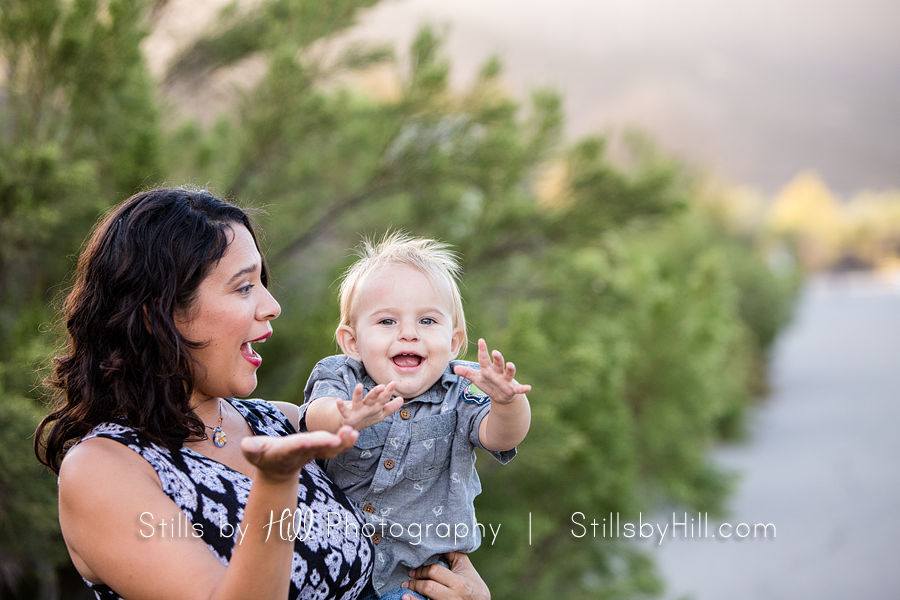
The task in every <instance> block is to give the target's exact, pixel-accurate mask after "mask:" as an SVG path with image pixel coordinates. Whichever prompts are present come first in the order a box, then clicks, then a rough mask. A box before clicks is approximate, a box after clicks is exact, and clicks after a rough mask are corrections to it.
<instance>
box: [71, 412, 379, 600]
mask: <svg viewBox="0 0 900 600" xmlns="http://www.w3.org/2000/svg"><path fill="white" fill-rule="evenodd" d="M228 402H229V403H230V404H231V405H232V406H233V407H234V408H236V409H237V410H238V411H239V412H240V413H241V414H242V415H243V416H244V419H245V420H246V421H247V424H248V425H249V426H250V429H251V430H252V431H253V433H254V434H256V435H270V436H283V435H288V434H291V433H296V430H295V428H294V426H293V425H292V424H291V423H290V421H289V420H288V419H287V418H286V417H285V416H284V415H283V414H282V413H281V411H280V410H278V409H277V408H276V407H275V406H273V405H272V404H269V403H268V402H264V401H261V400H235V399H229V400H228ZM93 437H103V438H108V439H111V440H115V441H117V442H120V443H122V444H125V445H126V446H128V447H129V448H131V449H132V450H134V451H135V452H137V453H138V454H140V455H141V456H142V457H143V458H144V459H145V460H146V461H147V462H149V463H150V464H151V465H152V466H153V468H154V469H155V470H156V473H157V474H158V476H159V480H160V482H161V483H162V488H163V491H164V492H165V493H166V495H168V496H169V498H171V499H172V501H173V502H175V504H177V505H178V507H179V508H180V509H181V510H182V512H184V514H185V515H187V517H188V519H190V521H191V523H192V524H193V525H194V527H195V528H196V529H197V530H198V532H199V531H200V530H201V529H202V536H201V537H202V539H203V541H204V542H206V545H207V547H209V549H210V551H211V552H212V553H213V554H214V555H215V557H216V558H218V559H219V560H220V561H221V562H222V564H224V565H227V564H228V561H229V559H230V558H231V552H232V550H233V549H234V545H235V543H236V539H237V536H238V535H239V534H238V529H237V527H238V525H239V524H240V522H241V520H242V519H243V516H244V506H245V505H246V503H247V496H248V495H249V493H250V487H251V484H252V481H251V479H250V478H248V477H246V476H245V475H243V474H242V473H239V472H238V471H235V470H233V469H230V468H228V467H226V466H225V465H223V464H222V463H220V462H218V461H216V460H213V459H211V458H209V457H206V456H203V455H202V454H200V453H198V452H195V451H194V450H191V449H190V448H187V447H185V446H182V447H181V450H180V451H179V452H178V453H175V454H172V453H171V452H169V450H167V449H166V448H165V447H162V446H159V445H157V444H155V443H153V442H151V441H149V440H147V439H146V438H145V437H144V436H143V435H141V434H140V433H139V432H138V431H135V430H134V429H132V428H130V427H126V426H123V425H118V424H115V423H104V424H101V425H98V426H97V427H95V428H94V429H93V430H92V431H91V432H90V433H89V434H88V435H86V436H85V437H84V438H83V439H82V441H83V440H86V439H90V438H93ZM297 502H298V508H299V510H300V515H301V516H302V518H303V521H301V527H300V536H298V538H297V540H296V541H295V542H294V559H293V565H292V573H291V589H290V594H289V596H288V597H289V598H291V599H294V598H298V599H299V598H316V599H321V600H325V599H329V600H331V599H342V600H354V599H356V598H357V597H358V596H359V595H360V593H361V592H362V590H363V589H364V588H365V586H366V585H367V584H368V583H369V581H370V580H371V577H372V542H371V540H370V539H369V538H368V537H366V536H365V535H352V534H351V535H345V532H347V531H348V529H349V530H350V531H351V532H352V531H353V530H354V529H355V531H357V532H358V531H360V528H361V527H362V522H361V521H360V518H359V514H358V513H357V512H356V509H354V508H353V505H352V504H351V503H350V501H349V500H347V497H346V496H344V493H343V492H341V490H340V489H339V488H338V487H337V486H335V485H334V484H333V483H332V482H331V481H330V480H329V479H328V477H326V476H325V474H324V473H323V472H322V470H321V469H320V468H319V467H318V465H316V463H315V462H310V463H309V464H307V465H306V466H305V467H304V468H303V470H302V471H301V472H300V481H299V486H298V488H297ZM335 523H340V526H339V527H335ZM329 524H330V525H331V526H330V527H329ZM198 525H199V527H198ZM348 526H349V527H348ZM223 531H224V532H232V531H233V532H235V535H234V536H229V535H227V534H226V535H224V536H223V535H222V532H223ZM277 532H278V529H277V526H276V528H275V533H276V534H277ZM88 585H89V586H90V587H91V588H92V589H93V590H94V593H95V594H96V596H97V598H98V599H101V600H105V599H119V598H120V596H119V595H118V594H116V592H115V591H113V590H112V589H110V587H109V586H107V585H102V584H101V585H95V584H91V583H90V582H88Z"/></svg>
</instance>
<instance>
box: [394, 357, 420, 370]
mask: <svg viewBox="0 0 900 600" xmlns="http://www.w3.org/2000/svg"><path fill="white" fill-rule="evenodd" d="M391 362H393V363H394V364H395V365H396V366H397V367H398V368H400V369H414V368H416V367H418V366H419V365H420V364H422V357H421V356H419V355H418V354H405V353H404V354H398V355H397V356H395V357H393V358H392V359H391Z"/></svg>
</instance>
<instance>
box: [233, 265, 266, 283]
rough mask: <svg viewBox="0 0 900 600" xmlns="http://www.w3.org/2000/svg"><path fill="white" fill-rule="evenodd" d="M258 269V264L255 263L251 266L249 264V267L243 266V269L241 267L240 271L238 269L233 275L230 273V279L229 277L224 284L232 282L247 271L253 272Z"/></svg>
mask: <svg viewBox="0 0 900 600" xmlns="http://www.w3.org/2000/svg"><path fill="white" fill-rule="evenodd" d="M258 269H259V265H258V264H257V265H252V266H249V267H244V268H243V269H241V270H240V271H238V272H237V273H235V274H234V275H232V276H231V279H229V280H228V281H227V282H226V283H225V285H230V284H231V282H233V281H234V280H235V279H239V278H240V277H243V276H244V275H246V274H248V273H253V272H255V271H257V270H258Z"/></svg>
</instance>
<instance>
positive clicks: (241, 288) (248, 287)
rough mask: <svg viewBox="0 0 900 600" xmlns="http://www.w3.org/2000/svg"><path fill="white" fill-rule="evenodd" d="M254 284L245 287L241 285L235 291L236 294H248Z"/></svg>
mask: <svg viewBox="0 0 900 600" xmlns="http://www.w3.org/2000/svg"><path fill="white" fill-rule="evenodd" d="M253 286H254V284H252V283H248V284H247V285H242V286H241V287H239V288H238V289H237V291H238V292H240V293H242V294H249V293H250V290H251V289H253Z"/></svg>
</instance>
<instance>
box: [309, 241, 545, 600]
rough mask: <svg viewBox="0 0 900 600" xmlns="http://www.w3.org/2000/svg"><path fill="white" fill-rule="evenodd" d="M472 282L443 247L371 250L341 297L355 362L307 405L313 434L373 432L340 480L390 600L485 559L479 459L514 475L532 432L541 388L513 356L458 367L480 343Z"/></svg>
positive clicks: (347, 349) (331, 362) (349, 353)
mask: <svg viewBox="0 0 900 600" xmlns="http://www.w3.org/2000/svg"><path fill="white" fill-rule="evenodd" d="M459 270H460V268H459V264H458V262H457V260H456V258H455V255H454V253H453V252H451V251H450V250H449V249H448V247H447V246H446V245H444V244H440V243H438V242H435V241H434V240H428V239H423V238H411V237H408V236H405V235H403V234H398V233H395V234H392V235H389V236H386V237H385V238H384V239H383V240H382V241H381V242H380V243H378V244H374V245H373V244H370V243H368V242H366V243H364V244H363V246H362V247H361V250H360V258H359V260H358V261H357V262H356V263H355V264H354V265H353V266H352V267H351V268H350V269H349V270H348V271H347V273H346V275H345V277H344V280H343V282H342V284H341V290H340V305H341V324H340V326H339V327H338V329H337V332H336V337H337V342H338V344H339V345H340V347H341V350H342V351H343V353H344V354H343V355H340V356H332V357H329V358H326V359H324V360H322V361H320V362H319V364H317V365H316V367H315V369H314V370H313V373H312V375H311V376H310V379H309V382H308V383H307V385H306V390H305V392H304V395H305V399H306V403H305V404H304V405H303V407H302V409H303V414H304V418H305V421H306V428H307V429H309V430H317V429H326V430H330V431H337V429H338V428H339V427H340V426H341V425H344V424H348V425H351V426H353V427H354V428H355V429H357V430H359V431H360V434H359V439H358V440H357V442H356V445H355V446H354V447H353V448H351V449H350V450H349V451H348V452H347V453H345V454H342V455H340V456H338V457H337V458H334V459H332V460H330V461H328V462H327V464H326V472H327V473H328V475H329V476H330V477H331V478H332V479H333V480H334V481H335V483H337V485H339V486H340V487H341V488H342V489H343V490H344V492H345V493H346V494H347V495H348V496H349V497H350V498H351V499H352V500H353V502H354V503H355V504H356V505H357V507H358V508H359V509H360V510H361V511H362V512H363V515H364V517H365V519H366V521H367V524H366V527H365V531H364V533H365V534H366V535H369V536H370V537H371V538H372V541H373V542H374V543H375V574H374V577H373V583H374V586H375V589H376V590H377V592H378V594H379V595H381V596H382V597H385V596H388V597H394V595H396V597H397V598H399V597H400V595H399V593H398V592H397V591H396V590H399V589H400V584H401V583H402V582H403V581H407V580H408V579H409V576H408V572H409V570H410V569H412V568H415V567H419V566H421V565H423V564H431V563H434V562H437V561H438V560H440V558H441V555H443V554H444V553H446V552H450V551H459V552H471V551H473V550H475V549H476V548H477V547H478V546H479V544H480V542H481V531H480V530H479V528H478V527H477V526H476V520H475V509H474V506H473V500H474V498H475V496H477V495H478V494H479V493H480V492H481V484H480V482H479V479H478V474H477V472H476V471H475V466H474V465H475V454H474V448H476V447H478V448H483V449H485V450H487V451H489V452H490V453H491V454H492V455H493V456H494V457H495V458H496V459H497V460H498V461H500V462H501V463H503V464H505V463H507V462H509V461H510V460H512V458H513V457H514V456H515V454H516V450H515V448H516V446H517V445H518V444H519V443H520V442H521V441H522V440H523V439H524V438H525V434H526V433H527V432H528V427H529V425H530V423H531V412H530V408H529V404H528V399H527V398H526V397H525V394H526V393H527V392H529V391H530V390H531V386H528V385H522V384H520V383H518V382H517V381H516V380H515V378H514V377H515V373H516V369H515V367H514V366H513V364H512V363H506V362H505V361H504V359H503V356H501V354H500V352H498V351H496V350H495V351H494V352H493V353H492V354H488V349H487V345H486V344H485V342H484V340H479V341H478V363H468V362H463V361H456V360H454V359H455V358H456V357H457V356H458V355H459V353H460V350H461V349H463V348H465V346H466V343H467V336H466V322H465V316H464V314H463V307H462V299H461V297H460V293H459V288H458V285H457V278H458V275H459ZM473 384H474V385H473ZM403 591H404V592H405V591H406V590H403Z"/></svg>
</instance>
